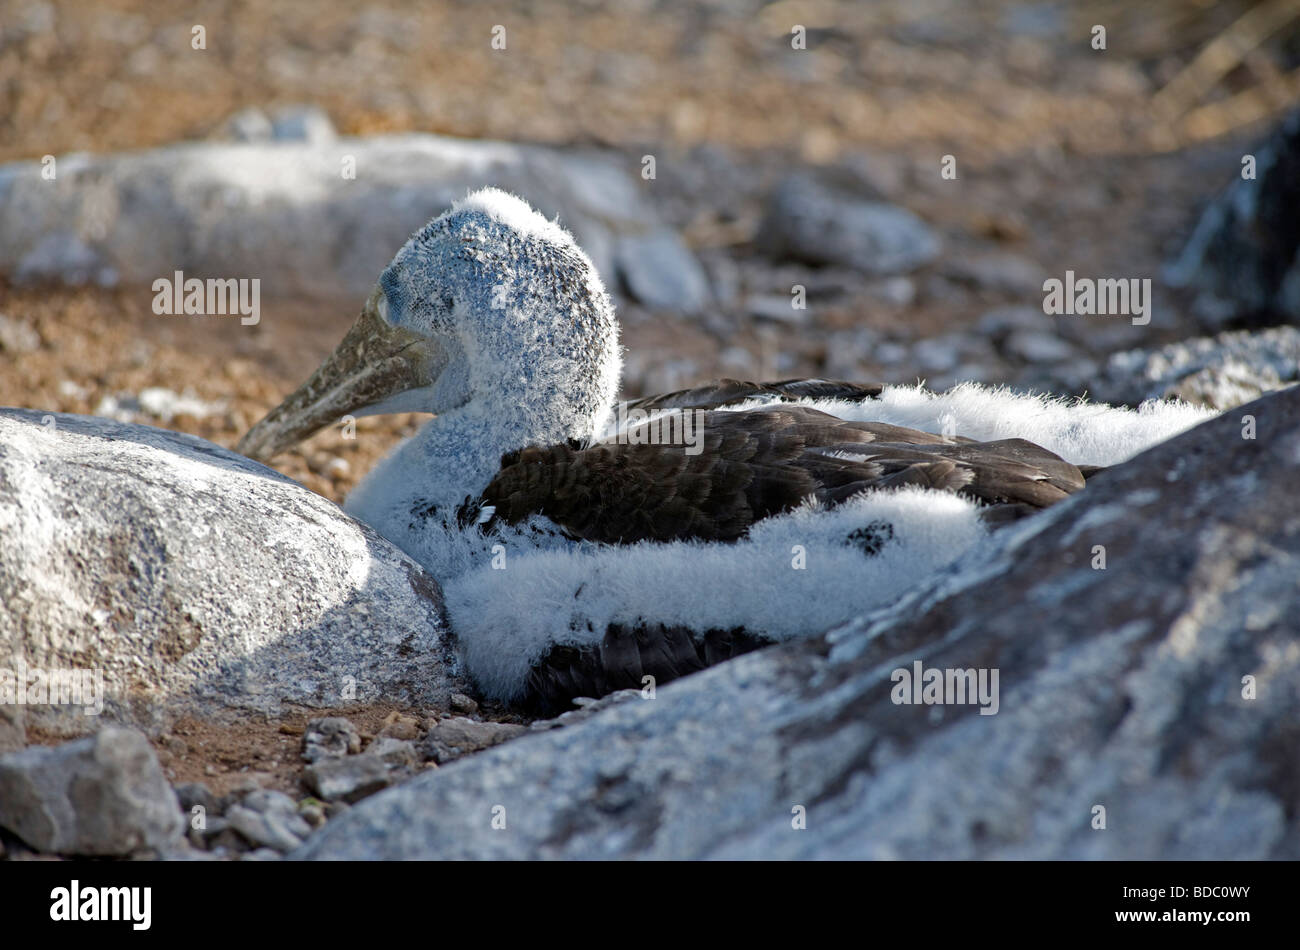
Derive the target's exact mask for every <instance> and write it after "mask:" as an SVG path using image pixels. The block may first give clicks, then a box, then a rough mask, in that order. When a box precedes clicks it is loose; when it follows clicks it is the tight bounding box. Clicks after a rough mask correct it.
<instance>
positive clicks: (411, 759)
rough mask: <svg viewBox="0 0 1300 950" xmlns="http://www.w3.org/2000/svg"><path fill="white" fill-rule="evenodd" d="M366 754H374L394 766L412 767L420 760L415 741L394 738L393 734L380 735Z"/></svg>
mask: <svg viewBox="0 0 1300 950" xmlns="http://www.w3.org/2000/svg"><path fill="white" fill-rule="evenodd" d="M366 755H373V756H374V757H375V758H377V759H382V760H383V761H384V762H385V763H387V764H388V765H390V766H393V767H410V766H414V765H416V764H417V763H418V762H419V757H418V755H417V753H416V750H415V743H414V742H412V741H411V740H410V739H394V738H393V737H391V736H379V737H378V738H377V739H375V741H374V742H372V743H370V748H368V749H366Z"/></svg>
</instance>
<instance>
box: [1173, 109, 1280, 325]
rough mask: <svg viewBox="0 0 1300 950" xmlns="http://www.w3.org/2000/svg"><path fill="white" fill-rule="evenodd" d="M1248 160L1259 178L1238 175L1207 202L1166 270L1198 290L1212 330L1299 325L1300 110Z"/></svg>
mask: <svg viewBox="0 0 1300 950" xmlns="http://www.w3.org/2000/svg"><path fill="white" fill-rule="evenodd" d="M1250 157H1251V158H1253V159H1254V171H1255V174H1254V177H1251V178H1243V177H1240V175H1238V177H1236V178H1234V179H1233V180H1232V182H1231V183H1230V184H1229V185H1228V186H1227V187H1225V188H1224V189H1223V190H1222V191H1221V192H1220V193H1219V194H1218V196H1216V197H1215V198H1214V200H1213V201H1211V202H1210V203H1209V204H1208V205H1207V206H1206V208H1205V210H1204V211H1203V212H1202V213H1201V217H1200V220H1199V221H1198V222H1197V224H1196V227H1195V229H1194V230H1193V231H1192V235H1191V237H1189V238H1188V239H1187V244H1186V245H1185V246H1184V247H1183V249H1182V252H1181V253H1180V254H1179V255H1178V257H1177V259H1176V260H1174V261H1173V262H1172V263H1171V264H1170V265H1169V267H1168V268H1167V270H1166V274H1165V277H1166V279H1167V280H1168V282H1169V283H1170V284H1172V285H1174V286H1175V287H1187V288H1189V289H1191V290H1193V291H1194V292H1196V295H1197V296H1196V304H1195V306H1196V312H1197V316H1198V317H1199V318H1200V320H1201V323H1202V324H1203V325H1204V326H1206V327H1207V328H1209V329H1212V330H1217V329H1220V328H1222V327H1224V326H1226V325H1228V324H1230V323H1232V322H1246V323H1252V322H1260V323H1278V322H1283V321H1286V322H1290V323H1300V214H1297V213H1296V208H1297V207H1298V206H1300V109H1297V110H1295V111H1293V112H1292V113H1290V115H1288V116H1287V117H1286V118H1285V119H1283V120H1282V121H1281V122H1280V123H1278V126H1277V128H1276V129H1274V131H1273V132H1272V134H1271V135H1270V136H1269V137H1268V139H1267V140H1265V141H1264V142H1262V143H1260V145H1259V146H1258V147H1257V148H1255V149H1253V150H1252V151H1251V153H1250ZM1241 170H1242V171H1246V170H1247V169H1246V167H1245V166H1244V165H1243V166H1242V168H1241Z"/></svg>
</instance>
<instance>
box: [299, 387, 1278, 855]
mask: <svg viewBox="0 0 1300 950" xmlns="http://www.w3.org/2000/svg"><path fill="white" fill-rule="evenodd" d="M1297 469H1300V390H1297V389H1291V390H1287V391H1284V392H1281V393H1277V394H1275V395H1272V396H1269V397H1266V398H1264V399H1261V400H1259V401H1257V402H1255V403H1252V404H1250V405H1248V406H1245V407H1242V408H1241V409H1239V410H1237V411H1234V412H1232V413H1230V414H1227V415H1224V416H1221V417H1218V418H1216V419H1213V420H1211V421H1209V422H1206V423H1205V424H1203V425H1201V426H1199V427H1197V428H1195V429H1193V430H1191V431H1189V432H1187V433H1185V434H1183V435H1181V436H1179V437H1177V438H1175V439H1173V440H1171V441H1169V442H1167V443H1165V444H1162V445H1159V446H1157V447H1155V448H1153V449H1151V450H1149V451H1147V452H1145V453H1143V454H1142V455H1140V456H1137V457H1136V458H1134V459H1132V460H1131V461H1129V462H1126V463H1124V464H1122V465H1119V466H1116V467H1114V468H1112V469H1110V470H1108V471H1106V472H1104V473H1102V474H1100V475H1098V476H1096V477H1095V478H1094V479H1093V480H1092V481H1091V482H1090V484H1089V487H1088V490H1087V491H1084V492H1081V493H1080V494H1078V495H1075V496H1074V497H1072V498H1071V499H1070V500H1068V501H1066V502H1063V503H1062V504H1060V505H1057V506H1056V507H1054V508H1052V509H1050V510H1049V511H1047V512H1044V513H1042V514H1039V515H1036V516H1035V517H1033V518H1031V519H1027V520H1026V521H1024V522H1021V523H1020V524H1018V525H1016V526H1013V527H1009V528H1006V529H1004V530H1002V531H999V532H997V533H996V534H994V535H993V536H992V537H991V539H990V540H989V542H988V543H987V545H986V546H982V547H981V548H979V549H977V550H975V551H973V552H971V553H970V554H969V555H968V556H966V557H964V558H963V559H962V560H961V561H960V562H958V564H957V565H956V566H955V567H954V568H952V569H950V570H949V571H947V572H945V573H943V574H941V575H939V576H938V577H936V578H935V579H933V580H931V581H928V582H925V583H924V584H923V585H921V586H920V587H918V588H916V589H914V590H913V591H912V592H910V593H908V594H907V595H905V596H904V597H902V598H900V600H899V601H898V602H897V603H895V604H892V605H890V606H889V607H888V608H886V609H884V610H882V611H879V612H877V613H875V614H872V615H870V616H867V617H864V618H862V619H860V620H859V621H857V622H855V623H852V624H850V625H848V626H846V627H844V628H842V629H839V630H836V631H832V632H830V633H828V634H826V635H824V636H821V637H818V638H815V639H813V640H811V641H803V642H799V643H793V644H788V645H785V646H781V647H776V648H772V649H768V650H764V651H761V652H758V653H754V654H750V655H748V656H745V657H742V658H740V659H738V660H735V661H733V662H730V663H726V664H723V665H721V666H719V667H715V668H713V669H710V670H708V671H705V672H703V673H701V674H699V675H696V676H692V677H688V678H686V679H684V680H681V681H679V682H676V683H673V684H670V685H668V686H667V687H665V688H664V689H662V690H659V691H658V694H657V696H655V697H654V698H647V699H645V700H637V699H633V700H630V701H625V702H621V703H618V704H616V705H613V706H611V707H610V708H605V709H602V710H601V711H600V712H598V713H596V714H595V715H593V716H592V717H591V718H590V719H587V720H586V721H584V722H580V723H579V724H577V725H575V726H572V727H565V728H559V729H554V730H551V731H547V732H545V733H541V734H538V735H530V736H525V737H523V738H520V739H516V740H514V741H512V742H509V743H506V744H505V745H503V746H501V747H499V748H496V749H492V750H490V751H487V752H484V753H481V754H479V755H476V756H474V757H472V758H470V759H468V760H464V761H459V762H456V763H454V764H452V765H450V766H448V767H445V768H442V769H439V770H438V771H436V772H433V773H430V774H426V775H423V776H421V777H419V778H417V779H415V780H413V781H412V782H410V783H409V784H407V785H404V786H401V787H399V788H396V789H392V790H389V791H386V792H384V793H381V794H379V795H377V796H375V797H374V798H371V799H369V800H367V801H366V802H364V803H362V804H361V805H359V806H357V807H356V808H353V809H352V810H351V811H350V812H349V813H348V814H347V815H345V816H343V817H342V818H340V819H339V820H337V821H332V822H330V824H329V825H327V826H326V828H325V829H324V830H323V831H321V832H320V833H319V834H317V835H316V836H314V837H313V838H312V839H310V840H309V841H308V842H307V843H306V844H305V845H304V846H303V847H302V848H301V849H299V850H298V851H297V852H295V854H296V855H297V856H298V857H303V858H611V857H648V858H674V859H676V858H706V857H707V858H765V859H771V858H811V857H818V858H886V857H888V858H1074V859H1077V858H1115V859H1148V858H1166V859H1168V858H1172V859H1193V858H1218V859H1223V858H1290V859H1295V858H1298V857H1300V823H1298V820H1297V817H1296V816H1297V814H1298V813H1300V784H1297V779H1296V774H1297V773H1296V770H1295V768H1294V765H1293V763H1294V757H1295V745H1296V737H1297V736H1298V735H1300V643H1298V642H1297V641H1298V639H1300V634H1298V632H1297V627H1296V619H1295V618H1296V617H1297V616H1300V585H1298V584H1297V583H1296V578H1297V576H1300V506H1297V505H1296V504H1295V499H1294V492H1295V484H1296V480H1297ZM918 663H919V664H922V677H921V680H922V682H925V679H926V677H925V675H924V671H928V670H949V669H952V670H972V671H976V672H977V673H978V672H980V671H982V672H983V674H984V677H985V678H984V680H983V682H984V684H985V685H986V686H987V687H989V689H990V691H989V693H988V695H987V696H986V697H985V699H986V701H985V702H983V703H976V704H971V703H968V704H948V705H942V704H927V703H925V702H924V701H923V702H921V703H919V704H913V703H902V702H898V701H896V700H901V699H903V698H910V697H913V696H914V694H913V693H912V692H911V691H910V690H903V689H902V687H903V686H904V683H903V682H902V675H903V673H904V672H909V673H910V672H914V671H915V670H916V666H915V664H918ZM994 673H996V674H997V677H998V679H997V680H996V681H994V680H993V674H994ZM995 682H996V684H997V689H996V690H994V689H993V688H992V687H993V684H994V683H995ZM921 698H922V700H924V699H925V698H926V696H925V693H924V692H923V693H921ZM947 698H949V699H954V698H956V697H951V696H950V697H947ZM990 713H992V714H990Z"/></svg>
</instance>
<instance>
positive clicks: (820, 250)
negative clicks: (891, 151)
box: [756, 174, 941, 274]
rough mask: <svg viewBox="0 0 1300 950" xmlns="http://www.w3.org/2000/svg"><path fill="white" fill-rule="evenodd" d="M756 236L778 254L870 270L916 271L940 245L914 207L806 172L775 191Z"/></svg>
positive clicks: (768, 248) (788, 180) (790, 257)
mask: <svg viewBox="0 0 1300 950" xmlns="http://www.w3.org/2000/svg"><path fill="white" fill-rule="evenodd" d="M756 241H757V243H758V245H759V247H761V248H762V249H763V250H764V251H766V252H767V253H768V254H770V255H772V256H773V257H776V258H789V259H793V260H798V261H804V262H806V263H809V264H843V265H846V266H849V267H854V268H856V269H858V270H861V271H865V272H866V273H869V274H893V273H900V272H906V271H911V270H915V269H916V268H918V267H921V266H923V265H925V264H928V263H929V262H930V261H933V260H934V259H935V258H937V257H938V256H939V251H940V248H941V244H940V241H939V237H938V235H936V234H935V232H934V231H933V230H931V228H930V227H929V226H928V225H926V224H925V222H923V221H922V220H921V219H920V218H918V217H917V216H916V215H914V214H912V212H910V211H907V210H906V209H904V208H899V207H896V206H894V205H890V204H884V203H882V202H879V201H866V200H863V199H861V198H859V197H857V196H856V195H854V194H852V193H849V192H846V191H844V190H842V189H839V188H836V187H834V186H831V185H827V184H823V183H821V182H819V181H818V180H816V179H815V178H813V177H812V176H810V175H806V174H797V175H792V176H790V177H789V178H787V179H786V180H785V181H783V182H782V183H781V184H780V185H779V186H778V187H777V188H776V190H775V191H774V192H773V193H772V196H771V199H770V200H769V202H768V206H767V210H766V212H765V214H764V217H763V222H762V224H761V225H760V226H759V231H758V235H757V238H756Z"/></svg>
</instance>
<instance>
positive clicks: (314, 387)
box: [236, 286, 432, 462]
mask: <svg viewBox="0 0 1300 950" xmlns="http://www.w3.org/2000/svg"><path fill="white" fill-rule="evenodd" d="M384 305H385V301H384V295H383V291H382V290H380V289H379V287H378V286H376V287H375V289H374V290H372V291H371V292H370V297H369V298H368V299H367V300H366V305H365V306H364V307H363V308H362V309H361V316H360V317H359V318H358V319H357V322H356V323H355V324H353V326H352V329H351V330H349V331H348V333H347V336H345V337H344V338H343V342H342V343H340V344H339V345H338V348H337V349H335V350H334V352H333V353H331V354H330V356H329V358H328V359H326V360H325V362H324V363H322V364H321V366H320V368H319V369H317V370H316V372H314V373H312V375H311V378H310V379H308V380H307V382H305V383H303V384H302V385H301V386H299V387H298V388H297V389H296V390H295V391H294V392H293V393H291V394H290V395H289V397H288V398H286V399H285V400H284V402H282V403H280V405H278V406H276V407H275V408H274V409H272V410H271V411H270V412H269V413H267V414H266V416H265V417H264V418H263V419H262V421H261V422H259V423H257V425H255V426H253V428H251V429H249V430H248V434H247V435H245V436H244V437H243V439H241V440H240V442H239V445H238V446H236V450H237V451H239V452H242V453H243V454H244V455H247V456H248V457H249V458H253V459H257V460H258V461H260V462H268V461H270V460H271V459H272V458H274V457H275V456H277V455H279V454H280V453H281V452H283V451H285V450H286V449H289V448H292V447H293V446H295V445H297V444H298V443H299V442H301V441H302V440H303V439H306V438H307V437H308V436H310V435H312V434H314V433H315V432H318V431H319V430H321V429H323V428H325V427H326V426H328V425H332V424H334V423H337V422H339V421H341V420H342V419H343V417H344V416H346V415H349V414H352V413H360V412H362V411H363V410H365V409H366V408H368V407H372V406H376V405H379V404H380V403H382V402H384V401H385V400H386V399H388V398H389V397H391V396H394V395H396V394H397V393H401V392H405V391H406V390H408V389H415V388H417V387H421V386H425V385H427V384H428V382H429V380H430V364H431V362H432V360H431V353H430V351H429V347H428V346H426V345H425V344H427V343H428V341H427V340H426V339H425V338H424V337H421V336H420V335H419V334H416V333H412V332H411V331H410V330H404V329H399V328H396V327H393V326H391V325H390V324H389V323H388V321H387V320H385V319H384V318H383V316H382V315H381V308H382V307H383V306H384Z"/></svg>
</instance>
